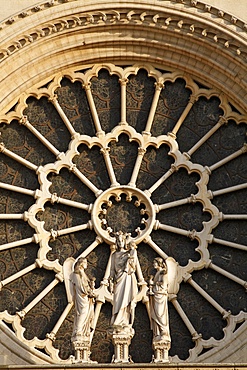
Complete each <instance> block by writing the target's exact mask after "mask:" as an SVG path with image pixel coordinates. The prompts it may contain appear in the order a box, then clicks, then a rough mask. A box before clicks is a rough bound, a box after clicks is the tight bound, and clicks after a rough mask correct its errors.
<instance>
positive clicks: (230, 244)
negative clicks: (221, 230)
mask: <svg viewBox="0 0 247 370" xmlns="http://www.w3.org/2000/svg"><path fill="white" fill-rule="evenodd" d="M209 243H216V244H220V245H225V246H227V247H231V248H236V249H240V250H243V251H247V246H246V245H243V244H238V243H233V242H230V241H228V240H223V239H218V238H215V237H214V236H212V237H211V238H209Z"/></svg>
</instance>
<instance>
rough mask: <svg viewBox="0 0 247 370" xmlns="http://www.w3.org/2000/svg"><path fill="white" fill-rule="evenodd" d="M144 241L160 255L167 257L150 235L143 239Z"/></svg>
mask: <svg viewBox="0 0 247 370" xmlns="http://www.w3.org/2000/svg"><path fill="white" fill-rule="evenodd" d="M144 242H145V243H147V244H148V245H150V247H151V248H153V250H154V251H155V252H157V253H158V254H159V255H160V257H162V258H164V259H166V258H167V257H168V255H167V254H166V253H165V252H164V251H163V250H162V249H161V248H160V247H159V246H158V245H157V244H156V243H155V242H154V241H153V240H152V238H151V236H149V237H147V238H146V239H144Z"/></svg>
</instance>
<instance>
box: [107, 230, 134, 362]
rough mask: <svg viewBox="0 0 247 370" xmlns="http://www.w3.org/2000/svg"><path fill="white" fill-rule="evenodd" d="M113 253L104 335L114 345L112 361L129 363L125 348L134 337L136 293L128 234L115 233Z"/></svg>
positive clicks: (132, 250)
mask: <svg viewBox="0 0 247 370" xmlns="http://www.w3.org/2000/svg"><path fill="white" fill-rule="evenodd" d="M115 237H116V245H115V246H116V250H115V252H113V254H112V256H111V268H110V277H109V286H110V291H111V293H112V303H113V304H112V317H111V327H110V328H109V330H108V336H109V337H110V338H111V340H112V343H113V345H114V355H113V358H112V362H115V363H129V362H132V360H131V356H129V346H130V343H131V339H132V338H133V336H134V333H135V331H134V329H133V327H132V325H133V322H134V318H135V307H136V298H137V293H138V286H137V279H136V269H137V252H136V244H135V243H134V242H133V241H130V235H129V234H126V233H123V232H122V231H119V232H117V233H116V234H115Z"/></svg>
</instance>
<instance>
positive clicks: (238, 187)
mask: <svg viewBox="0 0 247 370" xmlns="http://www.w3.org/2000/svg"><path fill="white" fill-rule="evenodd" d="M246 188H247V182H246V183H244V184H240V185H235V186H230V187H228V188H224V189H219V190H215V191H211V190H210V191H208V193H209V194H210V197H211V198H213V197H217V196H219V195H223V194H227V193H231V192H234V191H238V190H242V189H246Z"/></svg>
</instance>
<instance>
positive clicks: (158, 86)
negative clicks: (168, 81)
mask: <svg viewBox="0 0 247 370" xmlns="http://www.w3.org/2000/svg"><path fill="white" fill-rule="evenodd" d="M154 86H155V89H156V90H158V91H161V90H162V89H164V86H165V85H164V83H163V82H155V84H154Z"/></svg>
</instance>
